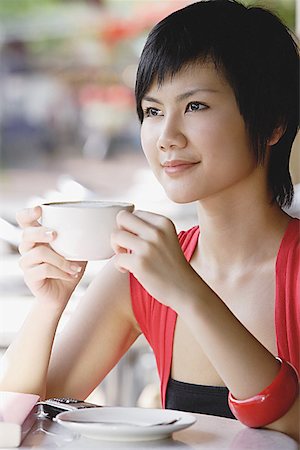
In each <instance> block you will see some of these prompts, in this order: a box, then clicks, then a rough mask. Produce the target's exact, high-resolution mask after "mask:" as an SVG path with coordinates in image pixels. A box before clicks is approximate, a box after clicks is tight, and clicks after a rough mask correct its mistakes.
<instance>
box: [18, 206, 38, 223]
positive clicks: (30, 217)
mask: <svg viewBox="0 0 300 450" xmlns="http://www.w3.org/2000/svg"><path fill="white" fill-rule="evenodd" d="M41 215H42V208H41V207H40V206H35V207H34V208H25V209H22V210H21V211H18V212H17V213H16V220H17V222H18V224H19V225H20V227H21V228H25V227H28V226H34V227H36V226H39V225H40V224H39V222H38V219H39V218H40V217H41Z"/></svg>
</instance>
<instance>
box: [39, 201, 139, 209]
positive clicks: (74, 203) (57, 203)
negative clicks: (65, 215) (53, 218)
mask: <svg viewBox="0 0 300 450" xmlns="http://www.w3.org/2000/svg"><path fill="white" fill-rule="evenodd" d="M79 203H85V205H86V206H87V207H88V206H89V205H91V206H93V205H95V204H96V203H97V204H99V203H100V204H101V205H102V206H106V207H108V208H109V207H112V208H113V207H122V208H124V207H126V206H128V207H134V204H133V203H129V202H122V201H120V202H118V201H116V200H70V201H68V200H63V201H54V202H46V203H42V204H41V206H42V207H43V206H46V207H47V206H50V207H55V206H59V207H61V206H64V205H66V204H67V205H68V208H72V207H74V208H75V207H76V206H77V205H78V204H79Z"/></svg>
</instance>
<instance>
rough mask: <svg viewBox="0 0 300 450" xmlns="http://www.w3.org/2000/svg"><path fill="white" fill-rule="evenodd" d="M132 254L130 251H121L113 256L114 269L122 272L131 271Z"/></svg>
mask: <svg viewBox="0 0 300 450" xmlns="http://www.w3.org/2000/svg"><path fill="white" fill-rule="evenodd" d="M133 258H134V255H133V254H130V253H121V254H119V255H116V256H115V259H114V264H115V267H116V269H118V270H119V271H120V272H122V273H126V272H133Z"/></svg>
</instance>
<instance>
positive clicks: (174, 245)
mask: <svg viewBox="0 0 300 450" xmlns="http://www.w3.org/2000/svg"><path fill="white" fill-rule="evenodd" d="M117 225H118V230H117V231H115V232H114V233H113V234H112V237H111V244H112V247H113V249H114V251H115V253H116V256H115V265H116V267H117V269H118V270H120V271H122V272H126V271H128V272H131V273H132V274H133V275H134V276H135V277H136V278H137V280H138V281H139V282H140V283H141V284H142V286H143V287H144V288H145V289H146V290H147V291H148V292H149V294H150V295H152V296H153V297H154V298H156V299H157V300H159V301H160V302H161V303H163V304H165V305H167V306H171V307H172V308H173V309H175V310H177V306H179V305H180V303H181V302H182V298H184V293H185V292H186V291H187V290H188V289H190V288H191V283H193V282H195V281H194V280H195V278H196V277H198V276H197V274H196V272H195V271H194V270H193V269H192V267H191V266H190V264H189V263H188V262H187V260H186V259H185V256H184V254H183V252H182V250H181V247H180V245H179V242H178V237H177V233H176V229H175V226H174V224H173V222H172V221H171V220H170V219H167V218H166V217H164V216H160V215H158V214H154V213H150V212H145V211H135V212H134V213H129V212H127V211H121V212H120V213H119V214H118V216H117Z"/></svg>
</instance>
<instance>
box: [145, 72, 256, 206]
mask: <svg viewBox="0 0 300 450" xmlns="http://www.w3.org/2000/svg"><path fill="white" fill-rule="evenodd" d="M142 109H143V112H144V120H143V123H142V127H141V141H142V147H143V150H144V153H145V155H146V158H147V160H148V162H149V164H150V167H151V169H152V170H153V172H154V174H155V176H156V177H157V179H158V181H159V182H160V183H161V185H162V186H163V188H164V189H165V191H166V193H167V195H168V196H169V198H170V199H171V200H173V201H175V202H178V203H188V202H192V201H196V200H203V199H207V198H208V197H211V196H214V197H215V196H216V195H220V194H222V193H225V192H230V190H232V189H233V188H236V187H237V188H239V185H240V184H241V183H243V182H245V180H246V179H247V178H248V177H250V176H251V175H252V174H253V172H254V171H255V170H256V169H257V164H256V161H255V158H254V156H253V154H252V152H251V151H250V143H249V138H248V135H247V132H246V128H245V123H244V120H243V118H242V116H241V114H240V112H239V109H238V106H237V103H236V99H235V96H234V92H233V90H232V88H231V87H230V85H229V84H228V82H227V81H226V80H225V78H224V77H223V76H222V74H221V72H218V71H217V70H216V69H215V66H214V65H213V64H205V65H200V64H195V65H193V66H190V67H187V68H185V69H183V70H181V71H180V72H179V73H177V74H176V75H175V76H174V77H173V78H167V79H165V80H164V82H163V84H162V85H161V86H158V85H157V83H156V82H154V83H153V85H152V86H151V87H150V89H149V91H148V92H147V93H146V95H145V97H144V98H143V100H142Z"/></svg>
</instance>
